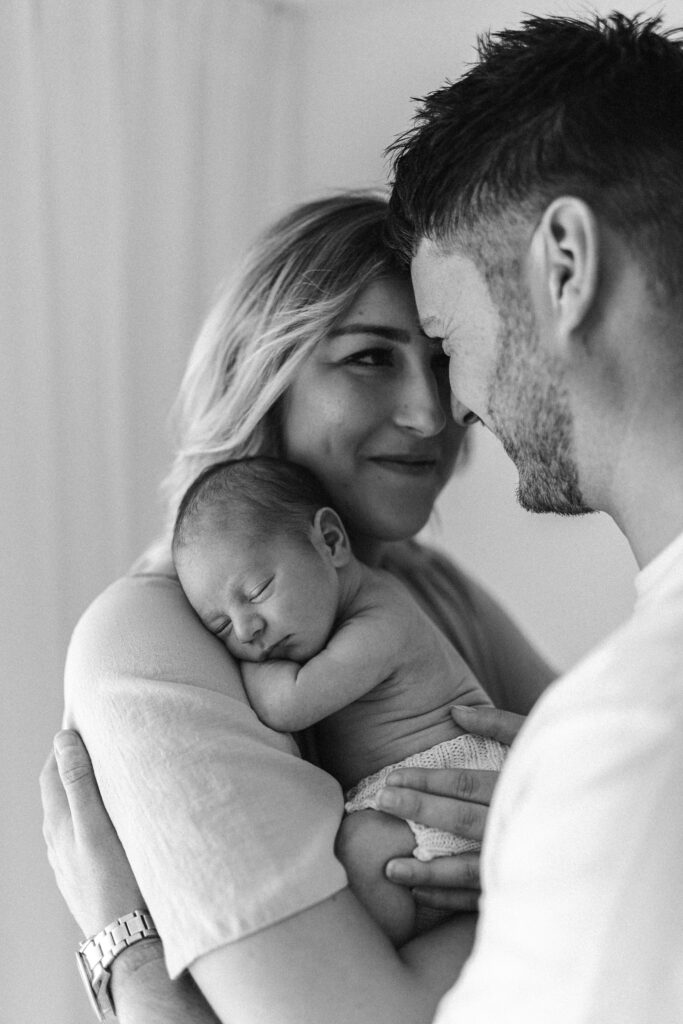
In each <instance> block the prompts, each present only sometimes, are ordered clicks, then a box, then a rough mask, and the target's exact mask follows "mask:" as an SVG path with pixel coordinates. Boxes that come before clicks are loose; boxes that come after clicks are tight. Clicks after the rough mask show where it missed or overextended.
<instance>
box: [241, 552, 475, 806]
mask: <svg viewBox="0 0 683 1024" xmlns="http://www.w3.org/2000/svg"><path fill="white" fill-rule="evenodd" d="M339 575H340V604H339V607H338V609H337V617H336V620H335V628H334V631H333V633H332V635H331V636H330V637H329V638H328V640H327V643H326V645H325V647H324V648H323V649H322V650H321V651H319V652H318V653H317V654H316V655H315V656H314V657H312V658H311V659H310V660H309V661H307V662H306V663H305V664H304V665H297V664H296V663H295V662H292V661H281V660H277V659H276V660H272V661H264V662H260V663H249V662H248V663H246V664H244V665H243V666H242V674H243V677H244V683H245V687H246V691H247V694H248V696H249V700H250V702H251V704H252V706H253V708H254V710H255V711H256V713H257V714H258V716H259V718H260V719H261V720H262V721H263V722H265V723H266V724H267V725H270V726H272V728H273V729H290V730H300V729H304V728H307V727H308V726H312V725H315V724H316V723H317V726H316V730H315V732H316V737H317V740H318V753H319V761H320V764H321V766H322V767H323V768H325V769H326V770H327V771H329V772H331V774H332V775H334V777H335V778H336V779H337V780H338V781H339V782H340V783H341V785H342V786H343V787H344V789H350V788H351V787H352V786H354V785H356V784H357V783H358V782H360V780H361V779H362V778H364V777H365V776H368V775H372V774H373V773H375V772H377V771H379V769H380V768H383V767H385V766H386V765H390V764H396V763H397V762H399V761H403V760H404V758H406V757H410V756H411V755H413V754H417V753H418V752H420V751H424V750H427V749H429V748H431V747H434V746H436V745H437V744H441V743H445V742H446V741H447V740H452V739H454V738H455V737H456V736H458V735H460V734H461V733H462V730H460V729H458V728H457V727H456V725H455V723H454V722H453V719H452V718H451V715H450V711H449V709H450V708H451V706H452V705H453V704H467V705H480V706H481V705H482V704H489V703H490V701H489V699H488V697H487V694H486V693H485V692H484V690H483V689H482V687H481V686H480V684H479V682H478V680H477V679H476V677H475V676H474V674H473V673H472V670H471V669H470V668H469V666H468V665H467V663H466V662H465V659H464V658H463V657H462V655H461V654H460V653H459V652H458V651H457V650H456V649H455V647H454V646H453V644H452V643H451V642H450V641H449V640H448V639H447V637H446V636H445V635H444V634H443V633H442V632H441V630H440V629H438V628H437V626H435V625H434V623H433V622H432V620H431V619H430V618H429V616H428V615H426V614H425V612H423V611H422V609H421V608H420V606H419V605H418V604H417V602H416V601H415V600H414V599H413V598H412V597H411V595H410V593H409V592H408V590H407V589H406V587H405V586H404V585H403V584H402V583H401V582H400V581H399V580H397V579H395V577H394V576H392V575H391V573H389V572H386V571H385V570H382V569H371V568H369V567H368V566H365V565H363V564H362V563H361V562H359V561H358V560H357V559H356V558H354V557H353V556H351V560H350V562H349V563H348V564H347V565H345V566H344V567H343V569H342V570H341V571H340V574H339Z"/></svg>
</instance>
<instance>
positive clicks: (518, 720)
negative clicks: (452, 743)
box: [451, 706, 526, 745]
mask: <svg viewBox="0 0 683 1024" xmlns="http://www.w3.org/2000/svg"><path fill="white" fill-rule="evenodd" d="M451 716H452V718H453V721H454V722H455V723H456V724H457V725H459V726H460V728H461V729H465V731H466V732H470V733H474V734H475V736H488V737H489V738H490V739H492V740H498V742H499V743H507V744H508V745H509V744H510V743H512V742H513V740H514V739H515V738H516V736H517V733H518V732H519V730H520V729H521V728H522V725H523V724H524V722H525V721H526V718H525V716H524V715H516V714H514V712H512V711H502V710H501V709H500V708H491V707H486V706H482V707H460V706H457V707H452V708H451Z"/></svg>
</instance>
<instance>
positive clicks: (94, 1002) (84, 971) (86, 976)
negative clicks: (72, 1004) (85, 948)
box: [76, 952, 114, 1024]
mask: <svg viewBox="0 0 683 1024" xmlns="http://www.w3.org/2000/svg"><path fill="white" fill-rule="evenodd" d="M76 963H77V965H78V973H79V974H80V976H81V978H82V980H83V985H84V987H85V991H86V992H87V993H88V999H89V1000H90V1005H91V1006H92V1008H93V1010H94V1011H95V1014H96V1016H97V1019H98V1020H99V1021H100V1024H104V1021H105V1017H104V1012H103V1010H102V1008H101V1007H100V1003H99V999H102V998H103V1001H104V1000H106V1004H105V1005H106V1009H107V1010H109V1009H111V1011H112V1013H113V1011H114V1007H113V1006H112V1004H111V1001H110V999H109V978H110V977H111V975H110V974H109V972H108V971H101V972H100V973H99V975H98V978H97V981H95V978H94V976H93V975H92V974H91V973H90V968H89V966H88V964H87V962H86V960H85V958H84V957H83V956H81V954H80V953H78V952H77V953H76ZM93 983H94V984H95V985H96V986H97V988H93Z"/></svg>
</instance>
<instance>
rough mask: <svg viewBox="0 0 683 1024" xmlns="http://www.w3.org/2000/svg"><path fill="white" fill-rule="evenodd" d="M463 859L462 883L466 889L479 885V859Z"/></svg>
mask: <svg viewBox="0 0 683 1024" xmlns="http://www.w3.org/2000/svg"><path fill="white" fill-rule="evenodd" d="M463 859H464V863H463V882H464V884H465V885H466V886H467V887H468V888H469V887H472V888H474V887H476V886H478V885H479V858H478V857H477V858H476V859H475V858H472V857H466V858H463Z"/></svg>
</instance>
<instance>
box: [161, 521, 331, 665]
mask: <svg viewBox="0 0 683 1024" xmlns="http://www.w3.org/2000/svg"><path fill="white" fill-rule="evenodd" d="M178 574H179V576H180V580H181V583H182V585H183V589H184V591H185V593H186V595H187V598H188V600H189V602H190V604H191V605H192V607H193V608H194V609H195V611H196V612H197V614H198V615H199V617H200V619H201V620H202V622H203V623H204V625H205V626H206V628H207V629H209V630H210V631H211V632H212V633H213V634H214V635H215V636H217V637H218V638H219V639H220V640H222V641H223V643H224V644H225V646H226V647H227V648H228V650H229V651H230V653H231V654H232V655H234V657H235V658H238V659H239V660H240V661H266V660H268V659H271V658H285V659H287V660H290V661H297V662H300V663H303V662H305V661H308V660H309V659H310V658H312V657H313V656H314V655H315V654H318V653H319V651H321V650H322V649H323V647H324V646H325V644H326V643H327V639H328V637H329V635H330V633H331V631H332V628H333V626H334V620H335V617H336V614H337V605H338V600H339V581H338V577H337V570H336V569H335V568H334V566H333V565H332V561H331V559H330V557H329V553H328V552H327V549H326V548H325V545H324V543H322V542H319V539H318V537H317V536H315V535H314V534H313V531H311V534H310V536H307V535H304V534H303V533H301V534H297V535H292V534H287V535H285V534H279V535H276V536H270V537H264V536H252V535H249V534H248V533H246V534H245V533H244V532H240V533H237V534H235V535H231V534H228V535H221V534H220V533H214V534H213V535H212V536H210V537H204V538H202V540H201V542H200V543H194V544H192V545H191V546H190V547H189V548H187V549H185V550H184V551H183V552H182V553H181V555H180V558H179V564H178Z"/></svg>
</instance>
